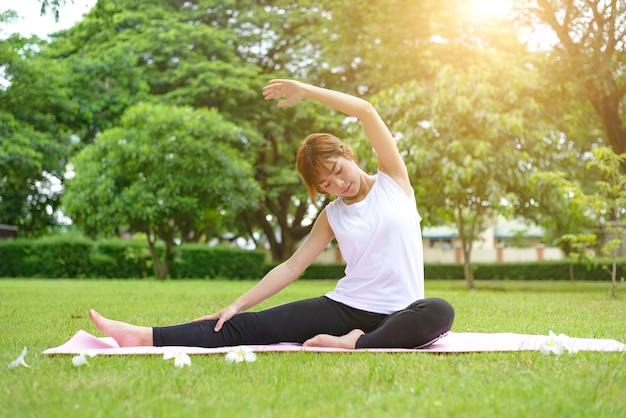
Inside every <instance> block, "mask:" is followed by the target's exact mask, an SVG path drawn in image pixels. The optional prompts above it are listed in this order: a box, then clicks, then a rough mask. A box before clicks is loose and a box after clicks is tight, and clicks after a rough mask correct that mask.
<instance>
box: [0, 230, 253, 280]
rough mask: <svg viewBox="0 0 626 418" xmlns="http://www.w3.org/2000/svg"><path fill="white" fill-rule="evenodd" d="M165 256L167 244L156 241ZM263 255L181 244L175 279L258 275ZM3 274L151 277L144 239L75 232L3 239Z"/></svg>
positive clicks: (0, 272)
mask: <svg viewBox="0 0 626 418" xmlns="http://www.w3.org/2000/svg"><path fill="white" fill-rule="evenodd" d="M156 250H157V252H158V253H159V254H160V255H162V254H163V252H164V246H163V245H157V247H156ZM264 258H265V253H263V252H262V251H249V250H243V249H238V248H232V247H225V246H209V245H206V244H183V245H181V246H179V247H177V248H176V261H175V263H174V265H173V267H172V277H174V278H177V279H187V278H193V279H204V278H207V279H217V278H221V279H233V280H241V279H256V280H258V279H260V278H261V277H262V276H263V273H264V271H263V269H264ZM0 259H2V260H3V262H2V263H0V277H29V278H34V277H40V278H66V279H76V278H95V279H100V278H110V279H140V278H146V277H148V276H151V275H152V272H151V271H150V268H149V267H150V264H149V261H150V252H149V251H148V245H147V243H146V241H144V240H138V239H131V240H129V239H104V240H99V241H91V240H89V239H87V238H84V237H80V236H73V235H56V236H49V237H45V238H40V239H34V240H28V239H16V240H7V241H2V242H0Z"/></svg>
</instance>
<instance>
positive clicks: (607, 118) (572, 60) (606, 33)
mask: <svg viewBox="0 0 626 418" xmlns="http://www.w3.org/2000/svg"><path fill="white" fill-rule="evenodd" d="M519 8H520V13H522V14H523V15H525V16H527V18H528V21H529V23H530V24H534V25H535V28H537V29H538V30H545V28H546V27H547V28H549V29H550V30H552V31H553V32H554V33H555V34H556V36H557V38H558V41H559V42H558V44H557V45H556V46H555V50H554V56H553V63H554V66H553V70H552V71H554V70H555V69H556V70H557V72H556V73H555V74H554V76H555V77H558V78H559V80H558V82H557V83H554V84H555V85H558V84H561V82H562V81H571V82H573V83H575V85H576V86H578V88H579V90H580V91H581V92H582V93H583V94H584V95H585V96H586V98H587V99H588V100H589V102H590V103H591V104H592V105H593V107H594V109H595V111H596V112H597V115H598V116H599V119H600V121H601V124H602V126H603V128H604V134H605V136H606V140H607V141H608V144H610V145H611V146H612V147H613V149H614V150H615V152H616V153H618V154H621V153H624V152H626V119H625V115H626V114H625V113H624V112H623V110H622V107H623V106H624V98H625V96H626V72H625V71H624V70H625V68H626V67H624V60H623V55H624V47H625V46H626V45H625V44H624V39H626V18H625V16H626V3H625V2H624V1H620V0H606V1H588V0H536V2H535V1H532V2H531V1H520V2H519ZM624 168H626V167H624Z"/></svg>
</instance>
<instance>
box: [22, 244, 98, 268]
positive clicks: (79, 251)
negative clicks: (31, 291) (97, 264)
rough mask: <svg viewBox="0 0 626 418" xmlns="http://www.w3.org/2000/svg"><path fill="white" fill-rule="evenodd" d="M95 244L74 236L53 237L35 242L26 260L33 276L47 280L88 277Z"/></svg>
mask: <svg viewBox="0 0 626 418" xmlns="http://www.w3.org/2000/svg"><path fill="white" fill-rule="evenodd" d="M92 247H93V242H92V241H91V240H89V239H87V238H83V237H78V236H72V235H53V236H49V237H44V238H41V239H38V240H35V241H34V242H33V245H32V254H31V255H30V256H28V257H27V258H26V260H25V264H26V265H27V268H28V270H29V272H30V273H31V274H29V276H36V277H46V278H48V277H49V278H55V279H56V278H62V277H65V278H74V277H87V274H88V272H89V270H90V261H89V256H90V253H91V249H92Z"/></svg>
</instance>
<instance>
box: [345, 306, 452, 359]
mask: <svg viewBox="0 0 626 418" xmlns="http://www.w3.org/2000/svg"><path fill="white" fill-rule="evenodd" d="M453 322H454V308H452V305H450V304H449V303H448V302H447V301H445V300H443V299H439V298H429V299H421V300H418V301H417V302H414V303H412V304H411V305H409V306H408V307H407V308H406V309H403V310H401V311H398V312H395V313H393V314H391V315H389V317H387V318H386V319H385V320H384V321H382V322H381V324H380V325H379V326H378V328H376V329H375V330H373V331H372V332H369V333H365V334H363V335H361V336H360V337H359V338H358V340H357V342H356V345H355V346H356V348H418V347H425V346H427V345H430V344H432V343H434V342H435V341H437V340H438V339H439V338H441V337H443V336H444V335H446V334H447V333H448V332H449V331H450V329H451V328H452V323H453Z"/></svg>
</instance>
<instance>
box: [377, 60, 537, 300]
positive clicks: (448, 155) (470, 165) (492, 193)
mask: <svg viewBox="0 0 626 418" xmlns="http://www.w3.org/2000/svg"><path fill="white" fill-rule="evenodd" d="M491 64H493V62H491ZM511 71H512V69H511V68H509V67H501V68H498V67H497V66H495V65H494V66H492V67H491V70H487V69H486V68H471V69H470V70H468V71H458V70H455V69H454V68H452V67H450V66H447V67H444V68H443V69H442V70H441V72H440V73H439V76H438V78H437V79H436V81H435V82H428V83H419V82H407V83H405V84H403V85H401V86H398V87H397V88H394V89H389V90H386V91H384V92H380V93H378V94H377V95H376V96H375V97H374V101H375V104H376V107H377V108H378V109H379V111H380V112H381V115H382V116H383V118H384V119H385V120H387V121H388V123H389V126H390V129H391V130H392V132H393V133H394V135H396V136H397V138H398V147H399V149H400V152H401V153H402V154H403V155H404V159H405V161H406V163H407V167H408V169H409V173H410V176H411V178H412V180H413V185H414V189H415V197H416V200H417V202H418V207H419V208H420V212H421V214H422V215H423V216H424V218H425V219H426V222H428V223H433V222H444V223H445V222H450V221H452V222H454V223H455V224H456V226H457V228H458V230H459V233H460V237H461V240H462V246H463V255H464V272H465V280H466V285H467V287H468V288H472V287H473V286H474V277H473V273H472V269H471V250H472V244H473V242H474V241H475V240H476V239H477V237H478V236H479V234H480V233H481V232H482V231H483V230H484V229H485V228H486V226H488V225H489V222H490V221H491V220H493V219H494V218H495V217H496V215H497V214H505V215H507V214H510V213H511V212H512V209H513V207H514V204H515V201H516V200H517V197H516V196H515V195H514V194H513V193H511V192H512V191H514V190H516V188H517V187H519V185H520V184H523V182H524V179H525V174H524V172H523V170H521V169H520V167H523V162H524V161H525V160H526V159H527V157H526V155H525V153H524V152H523V151H522V150H520V149H519V139H520V138H525V139H528V137H527V136H526V135H528V134H529V133H531V132H533V129H532V126H531V124H530V123H529V117H530V116H532V115H535V112H536V111H537V108H536V106H535V103H534V102H533V100H532V98H530V97H523V96H522V95H521V94H520V93H521V92H522V91H523V89H522V88H521V85H518V84H514V81H513V80H519V78H516V77H512V79H508V80H507V79H506V78H502V77H500V74H499V72H505V73H506V72H511Z"/></svg>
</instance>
